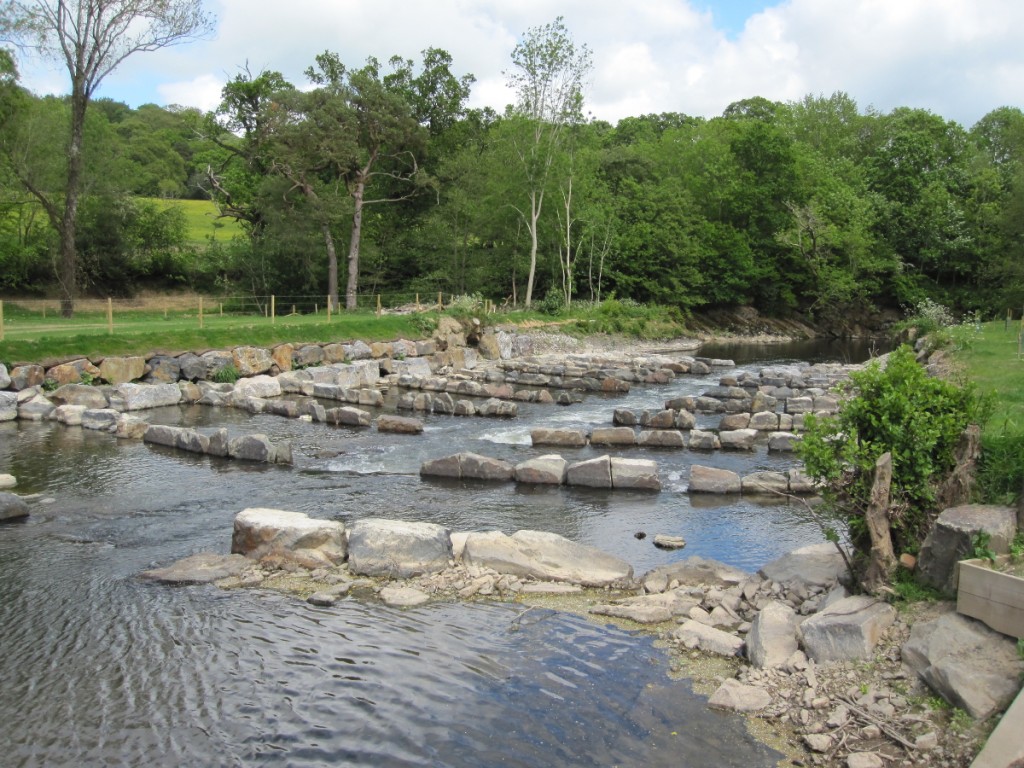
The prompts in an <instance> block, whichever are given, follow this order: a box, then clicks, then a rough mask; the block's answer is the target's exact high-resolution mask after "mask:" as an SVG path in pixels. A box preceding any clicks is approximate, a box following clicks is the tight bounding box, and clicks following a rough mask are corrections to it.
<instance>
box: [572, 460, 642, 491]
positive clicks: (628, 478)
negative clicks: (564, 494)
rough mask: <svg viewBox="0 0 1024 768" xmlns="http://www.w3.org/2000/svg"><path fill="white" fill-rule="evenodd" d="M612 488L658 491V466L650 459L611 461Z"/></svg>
mask: <svg viewBox="0 0 1024 768" xmlns="http://www.w3.org/2000/svg"><path fill="white" fill-rule="evenodd" d="M611 473H612V488H633V489H637V490H644V491H660V490H661V480H659V479H658V465H657V463H656V462H654V461H651V460H650V459H624V458H620V457H618V456H615V457H612V459H611ZM576 485H578V483H576Z"/></svg>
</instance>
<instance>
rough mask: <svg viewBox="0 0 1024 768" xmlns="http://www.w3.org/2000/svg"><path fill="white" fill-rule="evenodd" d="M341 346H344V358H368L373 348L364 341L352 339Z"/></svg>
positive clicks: (371, 355)
mask: <svg viewBox="0 0 1024 768" xmlns="http://www.w3.org/2000/svg"><path fill="white" fill-rule="evenodd" d="M343 346H344V347H345V359H346V360H368V359H370V358H371V357H373V350H372V349H371V348H370V345H369V344H367V343H366V342H364V341H353V342H352V343H351V344H345V345H343Z"/></svg>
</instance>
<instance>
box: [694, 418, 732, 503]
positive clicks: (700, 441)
mask: <svg viewBox="0 0 1024 768" xmlns="http://www.w3.org/2000/svg"><path fill="white" fill-rule="evenodd" d="M721 447H722V442H721V440H719V439H718V435H717V434H716V433H714V432H708V431H706V430H703V429H691V430H690V450H693V451H714V450H717V449H719V448H721ZM736 479H737V480H739V477H738V476H737V478H736ZM736 492H737V493H738V492H739V489H737V491H736Z"/></svg>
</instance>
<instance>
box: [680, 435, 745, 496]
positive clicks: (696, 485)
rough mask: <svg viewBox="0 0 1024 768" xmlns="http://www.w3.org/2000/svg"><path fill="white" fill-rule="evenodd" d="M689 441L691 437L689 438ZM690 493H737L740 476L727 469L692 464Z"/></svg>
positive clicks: (740, 486) (740, 487) (739, 486)
mask: <svg viewBox="0 0 1024 768" xmlns="http://www.w3.org/2000/svg"><path fill="white" fill-rule="evenodd" d="M690 439H691V441H692V439H693V436H692V435H691V437H690ZM689 490H690V493H739V492H740V491H741V490H742V484H741V482H740V476H739V475H738V474H736V473H735V472H732V471H730V470H728V469H716V468H715V467H705V466H703V465H701V464H694V465H693V466H691V467H690V487H689Z"/></svg>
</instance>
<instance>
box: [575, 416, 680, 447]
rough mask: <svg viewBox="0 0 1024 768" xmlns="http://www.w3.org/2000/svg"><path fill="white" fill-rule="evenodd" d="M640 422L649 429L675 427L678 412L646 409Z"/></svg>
mask: <svg viewBox="0 0 1024 768" xmlns="http://www.w3.org/2000/svg"><path fill="white" fill-rule="evenodd" d="M640 424H641V425H642V426H643V427H645V428H647V429H674V428H675V426H676V412H675V411H674V410H672V409H670V408H666V409H665V410H663V411H656V412H655V413H650V414H649V413H648V412H647V411H644V414H643V418H642V419H641V420H640ZM591 442H593V441H591Z"/></svg>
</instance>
